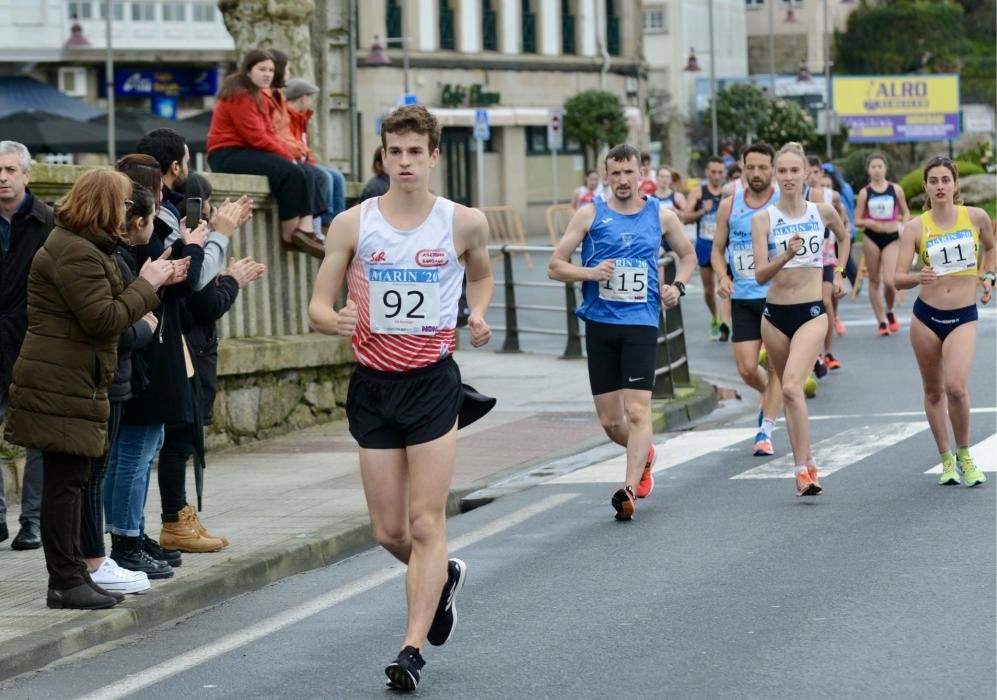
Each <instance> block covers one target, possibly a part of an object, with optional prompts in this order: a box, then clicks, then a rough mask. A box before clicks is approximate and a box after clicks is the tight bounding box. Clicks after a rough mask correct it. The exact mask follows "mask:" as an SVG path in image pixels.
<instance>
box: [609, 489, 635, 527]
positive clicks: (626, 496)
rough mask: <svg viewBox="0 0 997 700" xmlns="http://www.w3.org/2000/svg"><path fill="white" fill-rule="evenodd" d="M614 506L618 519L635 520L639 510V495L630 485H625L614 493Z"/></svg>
mask: <svg viewBox="0 0 997 700" xmlns="http://www.w3.org/2000/svg"><path fill="white" fill-rule="evenodd" d="M612 503H613V508H615V509H616V519H617V520H633V517H634V513H635V512H636V511H637V497H636V496H635V495H634V490H633V488H631V487H630V486H624V487H623V488H622V489H618V490H617V491H616V493H614V494H613V501H612Z"/></svg>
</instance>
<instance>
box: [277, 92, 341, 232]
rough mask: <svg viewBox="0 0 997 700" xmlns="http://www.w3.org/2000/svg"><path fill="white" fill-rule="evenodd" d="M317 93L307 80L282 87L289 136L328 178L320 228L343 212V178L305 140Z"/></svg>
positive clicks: (307, 140)
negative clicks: (300, 144) (289, 131)
mask: <svg viewBox="0 0 997 700" xmlns="http://www.w3.org/2000/svg"><path fill="white" fill-rule="evenodd" d="M318 91H319V90H318V87H316V86H315V85H312V84H311V83H309V82H308V81H307V80H302V79H301V78H292V79H291V80H289V81H288V82H287V87H285V88H284V97H285V98H287V113H288V116H290V118H291V123H290V126H291V135H292V136H294V138H295V139H296V140H298V141H300V142H301V143H302V144H304V147H305V148H306V149H307V156H306V158H307V160H308V162H309V163H312V164H314V165H315V166H316V167H317V168H319V169H320V170H321V171H322V172H323V173H325V175H326V177H327V178H328V179H329V201H328V202H327V203H326V210H325V212H324V213H323V214H322V225H323V226H328V225H329V224H331V223H332V220H333V219H334V218H335V217H336V214H338V213H339V212H341V211H343V210H345V209H346V178H344V177H343V174H342V173H341V172H339V171H338V170H336V169H335V168H333V167H332V166H329V165H323V164H322V163H319V162H318V158H316V157H315V153H314V152H313V151H312V149H311V143H310V142H309V139H308V122H309V120H310V119H311V118H312V114H314V109H313V107H314V104H313V103H314V97H313V96H314V95H316V94H317V93H318Z"/></svg>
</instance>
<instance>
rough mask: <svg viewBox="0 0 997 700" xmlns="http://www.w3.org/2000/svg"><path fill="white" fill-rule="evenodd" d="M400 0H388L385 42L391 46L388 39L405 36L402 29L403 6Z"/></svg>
mask: <svg viewBox="0 0 997 700" xmlns="http://www.w3.org/2000/svg"><path fill="white" fill-rule="evenodd" d="M399 1H400V0H388V6H387V7H386V8H385V9H386V14H385V27H384V39H385V44H386V45H388V46H390V45H391V43H390V42H389V41H388V39H394V38H396V37H402V36H405V34H404V33H403V32H404V30H403V29H402V7H401V5H399V4H398V3H399Z"/></svg>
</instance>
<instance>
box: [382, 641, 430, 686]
mask: <svg viewBox="0 0 997 700" xmlns="http://www.w3.org/2000/svg"><path fill="white" fill-rule="evenodd" d="M425 665H426V661H425V659H423V658H422V654H420V653H419V650H418V649H416V648H415V647H405V648H404V649H402V650H401V653H399V654H398V658H397V659H395V660H394V661H392V662H391V663H390V664H388V665H387V666H386V667H385V669H384V675H386V676H387V677H388V687H389V688H392V689H394V690H415V689H416V688H418V687H419V672H420V671H421V670H422V667H423V666H425Z"/></svg>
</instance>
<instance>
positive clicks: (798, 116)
mask: <svg viewBox="0 0 997 700" xmlns="http://www.w3.org/2000/svg"><path fill="white" fill-rule="evenodd" d="M758 138H759V139H761V140H762V141H766V142H768V143H770V144H772V145H773V146H775V147H776V148H778V147H779V146H780V145H782V144H784V143H786V142H787V141H797V142H799V143H800V144H802V145H803V147H804V148H807V147H808V146H813V145H814V144H815V143H816V141H817V131H816V129H815V128H814V120H813V118H811V116H810V114H809V113H808V112H807V111H806V110H805V109H803V108H802V107H800V105H798V104H796V103H795V102H790V101H789V100H778V99H777V100H773V101H772V102H771V103H770V104H769V110H768V119H767V120H766V121H765V124H763V125H762V127H761V129H760V130H759V131H758Z"/></svg>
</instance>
